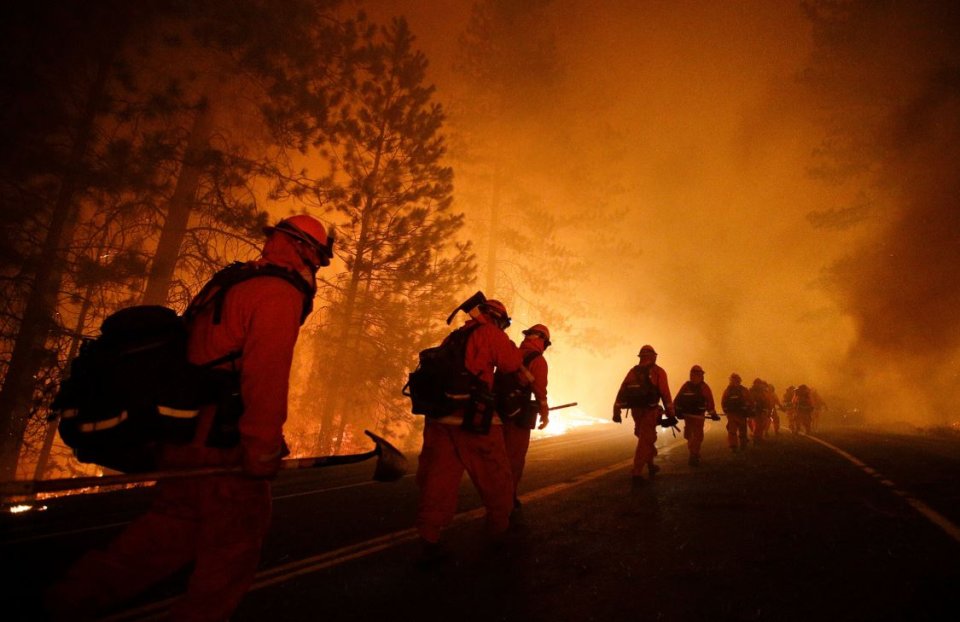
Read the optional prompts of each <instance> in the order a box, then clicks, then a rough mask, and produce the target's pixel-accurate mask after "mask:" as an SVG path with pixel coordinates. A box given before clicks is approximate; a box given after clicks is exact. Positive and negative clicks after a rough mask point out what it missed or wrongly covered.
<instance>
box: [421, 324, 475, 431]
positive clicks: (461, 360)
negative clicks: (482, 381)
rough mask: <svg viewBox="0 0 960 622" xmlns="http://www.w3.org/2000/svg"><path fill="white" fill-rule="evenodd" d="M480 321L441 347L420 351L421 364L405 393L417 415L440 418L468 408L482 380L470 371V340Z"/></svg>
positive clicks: (459, 332)
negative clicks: (468, 342)
mask: <svg viewBox="0 0 960 622" xmlns="http://www.w3.org/2000/svg"><path fill="white" fill-rule="evenodd" d="M479 326H480V324H472V325H469V326H461V327H460V328H458V329H456V330H455V331H453V332H452V333H450V334H449V335H447V337H446V339H444V340H443V342H442V343H441V344H440V345H439V346H435V347H433V348H427V349H426V350H421V352H420V363H419V364H418V365H417V368H416V369H415V370H413V371H412V372H410V374H409V376H408V379H407V384H405V385H404V386H403V389H402V393H403V395H405V396H407V397H409V398H410V402H411V411H412V412H413V414H415V415H424V416H426V417H432V418H439V417H445V416H447V415H449V414H451V413H453V412H454V411H455V410H458V409H461V408H464V407H465V406H466V405H467V404H468V403H469V402H470V401H471V400H472V399H473V397H474V395H475V393H476V391H477V388H478V384H479V379H478V378H477V377H476V376H475V375H473V374H471V373H470V372H469V371H467V367H466V364H465V360H466V356H467V340H468V339H469V338H470V335H472V334H473V331H474V330H476V329H477V328H478V327H479Z"/></svg>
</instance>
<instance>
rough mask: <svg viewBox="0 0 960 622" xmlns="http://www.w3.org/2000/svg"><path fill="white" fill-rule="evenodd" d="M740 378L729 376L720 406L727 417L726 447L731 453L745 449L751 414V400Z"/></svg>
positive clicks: (735, 375)
mask: <svg viewBox="0 0 960 622" xmlns="http://www.w3.org/2000/svg"><path fill="white" fill-rule="evenodd" d="M742 382H743V381H742V380H741V378H740V374H737V373H733V374H730V384H729V385H727V388H726V389H724V391H723V396H722V397H721V398H720V406H721V407H723V412H724V414H726V415H727V445H729V446H730V450H731V451H734V452H735V451H737V449H738V447H739V449H740V451H743V450H745V449H746V448H747V444H748V442H749V441H748V439H747V419H748V418H749V417H750V415H751V414H752V412H753V408H754V404H753V399H751V397H750V392H749V391H748V390H747V388H746V387H745V386H743V384H741V383H742Z"/></svg>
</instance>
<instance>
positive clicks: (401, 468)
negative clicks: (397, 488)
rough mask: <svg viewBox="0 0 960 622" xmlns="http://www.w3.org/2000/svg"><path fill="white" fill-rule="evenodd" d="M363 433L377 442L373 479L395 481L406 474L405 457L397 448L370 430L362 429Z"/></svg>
mask: <svg viewBox="0 0 960 622" xmlns="http://www.w3.org/2000/svg"><path fill="white" fill-rule="evenodd" d="M363 433H364V434H366V435H367V436H369V437H370V439H371V440H372V441H373V442H374V443H376V444H377V449H376V452H377V466H376V468H374V470H373V479H374V481H377V482H395V481H397V480H398V479H400V478H401V477H403V476H404V475H406V474H407V458H406V456H404V455H403V453H401V452H400V450H399V449H397V448H396V447H394V446H393V445H391V444H390V443H388V442H387V440H386V439H383V438H380V437H379V436H377V435H376V434H374V433H373V432H371V431H370V430H364V432H363Z"/></svg>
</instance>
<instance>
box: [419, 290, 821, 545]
mask: <svg viewBox="0 0 960 622" xmlns="http://www.w3.org/2000/svg"><path fill="white" fill-rule="evenodd" d="M509 325H510V317H509V315H508V313H507V309H506V307H505V306H504V305H503V303H501V302H500V301H497V300H487V301H485V302H483V303H481V304H479V305H478V306H477V307H476V312H475V313H474V314H473V316H472V318H471V319H470V320H469V321H468V322H467V323H466V324H465V326H464V327H462V328H460V329H458V330H457V331H454V333H451V335H450V336H448V337H447V340H445V342H444V344H447V343H448V342H450V341H451V340H452V339H453V338H454V335H456V334H458V333H459V332H460V331H463V330H472V333H471V334H470V336H469V337H468V338H467V341H466V348H465V354H464V361H463V362H464V366H465V369H466V372H467V373H468V374H470V375H471V376H474V377H476V378H478V379H479V380H480V382H481V384H482V386H483V388H484V389H485V390H487V391H489V392H490V393H491V402H490V403H491V404H496V406H497V416H491V415H492V413H490V412H487V413H486V414H487V415H488V416H487V425H485V426H480V428H479V433H478V426H477V425H476V424H471V421H470V419H471V417H476V416H479V415H478V413H479V412H481V411H482V410H483V409H478V402H479V403H482V399H479V398H475V399H471V400H470V403H469V404H468V405H465V406H464V407H462V408H459V409H455V410H454V411H453V412H451V413H449V414H445V415H443V416H439V417H427V419H426V422H425V425H424V432H423V449H422V451H421V454H420V463H419V468H418V471H417V483H418V485H419V487H420V502H419V506H418V514H417V521H416V525H417V529H418V531H419V534H420V537H421V541H422V547H423V560H424V561H425V562H431V561H433V560H436V559H440V558H443V557H444V556H445V554H444V552H443V550H442V548H441V546H440V535H441V531H442V530H443V528H444V527H446V526H447V525H449V524H450V522H451V521H452V520H453V517H454V515H455V513H456V505H457V491H458V488H459V483H460V480H461V477H462V476H463V472H464V471H466V472H467V474H468V475H469V476H470V479H471V480H472V481H473V483H474V485H475V486H476V488H477V490H478V491H479V493H480V496H481V498H482V500H483V503H484V505H485V507H486V510H487V516H486V519H487V528H488V531H489V534H490V536H491V537H492V538H493V539H497V538H498V537H499V536H500V535H502V534H503V533H505V532H506V530H507V528H508V526H509V524H510V516H511V513H512V511H513V510H514V509H516V508H519V507H520V502H519V501H518V499H517V486H518V485H519V482H520V479H521V477H522V474H523V467H524V462H525V459H526V453H527V450H528V448H529V444H530V430H532V429H533V428H534V427H535V423H536V419H537V415H538V414H539V417H540V425H539V427H540V428H541V429H542V428H543V427H545V426H546V425H547V424H548V423H549V418H548V417H549V412H548V407H547V372H548V367H547V362H546V360H545V358H544V356H543V355H544V351H545V350H546V348H547V347H548V346H549V345H550V332H549V330H548V329H547V327H546V326H544V325H543V324H536V325H534V326H532V327H530V328H528V329H526V330H524V331H523V334H524V339H523V342H522V343H521V344H520V346H519V348H518V347H517V346H516V345H514V343H513V342H512V341H511V340H510V338H509V337H508V336H507V335H506V333H505V332H504V331H505V329H506V328H507V327H508V326H509ZM441 347H442V346H441ZM638 356H639V358H640V362H639V363H638V364H637V365H635V366H634V367H632V368H631V369H630V370H629V371H628V372H627V375H626V377H625V378H624V380H623V382H622V383H621V386H620V389H619V391H618V392H617V396H616V399H615V402H614V407H613V421H615V422H617V423H621V422H622V420H623V418H622V414H623V411H624V410H625V409H626V410H628V411H629V412H630V413H631V414H632V416H633V420H634V434H635V435H636V436H637V439H638V441H637V448H636V452H635V454H634V464H633V478H634V482H636V483H639V482H640V481H642V480H643V473H644V470H646V473H647V476H648V477H653V476H655V475H656V473H657V472H658V471H659V470H660V467H659V466H657V465H656V464H655V462H654V458H655V457H656V455H657V448H656V440H657V428H658V427H660V426H663V427H673V426H675V425H676V424H677V421H678V419H683V420H684V431H683V434H684V438H685V439H686V440H687V446H688V449H689V452H690V456H689V464H690V465H691V466H699V465H700V460H701V458H700V450H701V446H702V443H703V436H704V434H703V432H704V424H705V420H706V419H707V418H710V419H713V420H719V419H720V417H719V415H718V414H717V410H716V406H715V404H714V398H713V392H712V391H711V389H710V386H709V385H708V384H707V383H706V382H704V375H705V373H704V370H703V368H702V367H700V366H699V365H694V366H693V367H692V368H691V369H690V380H689V381H687V382H685V383H684V384H683V386H682V387H681V388H680V390H679V391H678V392H677V394H676V396H675V397H671V395H672V394H671V391H670V386H669V382H668V380H667V373H666V371H665V370H664V369H663V368H662V367H660V366H659V365H657V363H656V361H657V352H656V350H654V348H653V347H652V346H650V345H645V346H643V347H642V348H641V349H640V353H639V355H638ZM508 376H512V377H514V378H515V379H516V385H517V386H519V387H520V388H521V390H520V393H521V401H520V403H521V404H526V405H527V406H528V407H530V408H527V409H526V410H527V411H528V412H527V415H526V416H525V415H523V414H522V413H523V412H524V409H522V408H521V409H520V410H519V413H521V414H519V415H518V414H517V412H512V411H513V409H512V408H511V407H506V408H504V407H501V406H500V402H498V401H497V400H496V397H495V394H497V393H498V392H500V391H502V390H503V389H502V387H504V386H509V383H507V382H501V381H502V380H503V379H504V378H505V377H508ZM524 390H525V391H526V393H525V395H524ZM481 392H482V391H481ZM531 393H532V397H533V401H529V400H530V396H531ZM721 407H722V409H723V413H724V414H725V416H726V417H727V424H726V429H727V442H728V445H729V447H730V449H731V450H732V451H734V452H737V451H743V450H745V449H746V448H747V447H748V446H749V443H750V440H751V438H750V437H751V436H752V441H753V443H754V444H755V445H757V444H760V443H761V442H763V440H764V438H766V437H767V435H768V434H769V432H770V429H771V428H772V430H773V433H774V434H779V432H780V414H779V413H780V411H784V412H785V413H786V415H787V420H788V425H789V428H790V429H791V430H792V431H793V432H794V433H796V432H798V431H799V430H800V429H803V430H804V431H805V432H806V433H808V434H809V433H810V431H811V429H812V427H813V426H814V423H815V421H816V420H817V418H818V415H819V413H820V411H821V410H823V409H824V408H825V405H824V403H823V401H822V400H821V399H820V397H819V395H817V393H816V391H814V390H812V389H811V388H810V387H808V386H807V385H803V384H802V385H800V386H799V387H793V386H791V387H789V388H788V389H787V390H786V392H785V393H784V396H783V400H782V401H781V399H780V398H779V397H778V396H777V394H776V391H775V388H774V387H773V385H771V384H769V383H766V382H764V381H763V380H761V379H760V378H757V379H756V380H754V382H753V385H752V386H751V387H750V388H749V389H748V388H747V387H745V386H743V384H742V381H741V378H740V376H739V374H736V373H734V374H731V376H730V383H729V385H728V386H727V388H726V389H725V390H724V392H723V395H722V397H721ZM490 408H491V409H492V407H490ZM514 415H517V416H514ZM664 415H665V416H664Z"/></svg>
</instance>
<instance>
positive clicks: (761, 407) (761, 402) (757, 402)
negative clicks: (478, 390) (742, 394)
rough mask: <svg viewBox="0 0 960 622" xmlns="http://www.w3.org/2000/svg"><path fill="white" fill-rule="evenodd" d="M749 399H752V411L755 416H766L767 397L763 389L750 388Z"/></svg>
mask: <svg viewBox="0 0 960 622" xmlns="http://www.w3.org/2000/svg"><path fill="white" fill-rule="evenodd" d="M749 391H750V397H751V398H753V411H754V412H755V413H756V414H757V415H764V414H766V412H767V410H768V408H767V395H766V391H765V389H764V388H763V387H757V388H754V387H750V389H749Z"/></svg>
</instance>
